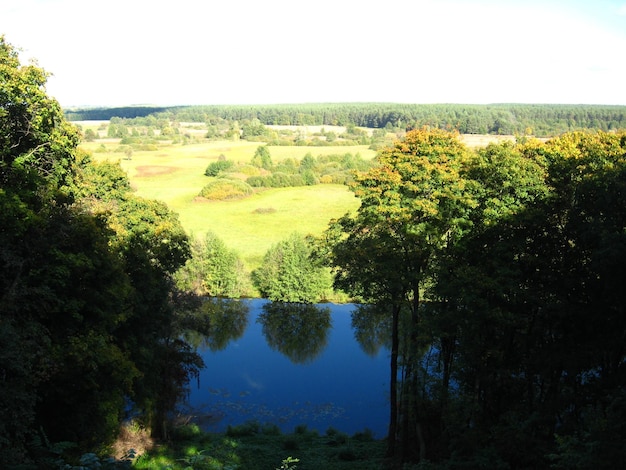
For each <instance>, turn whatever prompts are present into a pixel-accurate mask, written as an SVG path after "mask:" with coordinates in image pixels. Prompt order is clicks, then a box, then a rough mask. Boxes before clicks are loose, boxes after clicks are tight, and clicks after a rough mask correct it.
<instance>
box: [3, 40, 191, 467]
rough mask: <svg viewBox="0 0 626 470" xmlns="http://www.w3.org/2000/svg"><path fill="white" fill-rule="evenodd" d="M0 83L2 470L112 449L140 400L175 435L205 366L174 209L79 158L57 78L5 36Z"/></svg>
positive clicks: (159, 426) (157, 426)
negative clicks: (195, 340)
mask: <svg viewBox="0 0 626 470" xmlns="http://www.w3.org/2000/svg"><path fill="white" fill-rule="evenodd" d="M0 75H1V80H0V158H1V160H0V226H1V227H2V230H1V231H0V265H1V266H2V269H1V270H0V351H1V353H0V466H2V467H3V468H6V467H7V466H9V465H19V464H21V463H31V464H33V465H35V466H39V465H41V466H43V465H44V464H45V459H44V460H38V459H42V458H44V457H42V455H41V454H40V453H39V452H40V451H45V452H51V451H52V449H54V448H55V446H54V443H56V442H63V441H71V442H72V443H73V445H74V446H77V447H76V452H77V454H78V455H80V453H82V452H83V451H88V450H92V449H96V448H100V449H101V448H102V446H104V445H106V444H107V443H108V442H110V441H111V439H112V438H114V437H115V435H116V434H117V431H118V427H119V423H120V421H121V419H122V417H123V413H124V408H125V406H126V405H127V403H128V400H131V401H132V402H133V403H134V404H135V405H136V406H137V408H138V409H139V410H140V411H141V412H143V415H144V417H145V418H146V421H147V422H148V423H149V424H150V425H151V426H152V428H153V430H154V431H155V434H158V433H159V432H161V431H163V424H164V419H163V418H164V417H165V414H166V412H167V411H168V410H170V409H171V408H172V406H173V404H174V403H175V402H176V400H177V399H178V398H179V397H180V396H181V394H182V392H183V390H184V386H185V385H186V383H187V381H188V379H189V377H190V376H192V375H194V374H195V373H197V371H198V368H199V367H200V365H201V361H200V359H199V357H198V356H197V355H196V354H195V353H194V352H193V351H191V349H190V347H189V345H187V344H186V343H184V342H182V341H181V340H180V339H179V336H180V331H179V330H177V328H176V317H175V315H174V314H173V310H172V300H173V297H174V296H173V295H172V290H173V289H172V287H173V284H172V282H171V275H172V274H173V272H174V271H175V270H176V269H178V267H179V266H180V265H181V264H183V263H184V261H185V259H186V258H187V256H188V254H189V247H188V240H187V236H186V234H185V233H184V231H183V229H182V227H181V226H180V223H179V222H178V219H177V218H176V216H175V215H174V214H173V213H171V212H170V211H169V210H168V209H167V207H165V206H164V205H163V204H162V203H159V202H156V201H147V200H143V199H141V198H138V197H136V196H134V195H132V194H131V192H130V185H129V183H128V180H127V179H126V178H125V176H124V175H123V173H122V171H121V169H120V168H119V166H115V165H111V164H101V165H93V164H91V163H90V162H89V159H88V158H87V157H86V156H85V155H82V154H81V153H80V152H78V151H77V150H76V146H77V144H78V132H77V130H76V129H74V128H73V127H72V126H70V125H69V124H68V123H67V122H66V121H65V120H64V119H63V115H62V113H61V110H60V107H59V105H58V103H56V101H54V100H51V99H49V98H48V97H47V96H46V95H45V92H44V89H43V85H44V83H45V78H46V74H45V73H44V72H43V71H41V70H40V69H38V68H37V67H35V66H27V67H22V66H20V64H19V61H18V60H17V55H16V53H15V52H14V50H13V49H12V47H11V46H10V45H8V44H7V43H5V41H4V39H3V38H2V39H0ZM37 442H39V444H37ZM49 443H53V444H49ZM90 455H91V454H85V456H84V458H83V460H84V463H85V465H86V466H89V465H92V464H93V465H96V463H99V462H95V461H92V460H93V459H92V460H89V459H90V458H91V457H90ZM88 460H89V461H88Z"/></svg>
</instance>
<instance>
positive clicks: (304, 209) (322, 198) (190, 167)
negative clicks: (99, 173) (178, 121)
mask: <svg viewBox="0 0 626 470" xmlns="http://www.w3.org/2000/svg"><path fill="white" fill-rule="evenodd" d="M77 124H80V125H81V127H82V128H83V130H85V129H88V128H91V129H93V130H94V131H96V130H98V131H99V132H98V133H99V135H100V136H102V137H104V135H106V132H105V129H104V126H106V121H93V122H90V121H85V122H80V123H77ZM194 126H196V127H197V125H194ZM194 126H192V127H194ZM200 127H202V124H200ZM318 127H320V129H318V128H314V127H310V128H307V129H306V130H305V131H306V132H308V133H313V132H319V131H320V130H321V127H324V126H318ZM325 127H326V130H331V129H332V130H333V131H338V132H339V131H341V130H342V129H340V128H337V129H333V128H332V126H325ZM290 130H292V129H290ZM194 131H197V132H196V133H197V134H201V133H203V132H204V131H202V130H201V129H195V128H194ZM196 137H198V136H196ZM513 139H514V138H513V137H512V136H492V135H463V136H461V140H462V141H463V143H465V145H467V146H468V147H481V146H486V145H487V144H489V143H490V142H500V141H502V140H513ZM195 140H196V141H195V142H194V143H189V144H186V145H183V144H173V143H171V142H168V141H161V142H159V143H158V146H157V147H156V150H150V151H142V150H133V151H132V153H131V155H130V158H128V155H126V154H125V153H124V151H123V150H122V148H121V145H120V140H119V139H110V138H100V139H97V140H96V141H94V142H84V143H82V144H81V147H82V148H83V149H85V150H87V151H88V152H90V153H91V154H92V155H93V158H94V160H96V161H99V160H109V161H119V162H120V165H121V166H122V168H123V169H124V170H125V171H126V172H127V173H128V176H129V179H130V181H131V184H132V186H133V188H134V189H135V190H136V191H137V194H138V195H139V196H142V197H145V198H149V199H158V200H161V201H163V202H165V203H166V204H167V205H168V206H169V207H170V208H171V209H172V210H174V211H175V212H177V213H178V214H179V216H180V221H181V223H182V224H183V226H184V228H185V230H186V231H187V232H188V233H189V234H190V235H192V236H194V237H202V236H203V235H204V234H205V233H206V232H207V231H212V232H214V233H216V234H217V235H218V236H219V237H220V238H221V239H222V240H224V242H225V243H226V244H227V245H228V246H229V247H230V248H232V249H234V250H236V251H237V252H238V253H239V255H240V256H241V258H242V259H243V261H244V262H245V263H246V265H247V267H248V268H249V269H254V268H255V267H257V266H258V265H259V263H260V262H261V260H262V257H263V255H264V254H265V252H266V251H267V250H268V249H269V248H270V247H271V246H272V245H273V244H275V243H277V242H279V241H281V240H283V239H285V238H286V237H287V236H288V235H290V234H291V233H292V232H294V231H297V232H300V233H302V234H309V233H310V234H315V235H318V234H321V233H322V232H323V230H324V229H325V228H326V227H327V225H328V222H329V221H330V220H331V219H333V218H337V217H340V216H342V215H344V214H345V213H346V212H349V211H353V210H356V208H358V204H359V203H358V200H357V199H356V198H355V197H354V195H353V194H352V192H350V191H349V190H348V188H347V187H345V186H342V185H316V186H305V187H295V188H281V189H267V190H261V191H258V192H256V193H255V194H254V195H252V196H250V197H247V198H244V199H240V200H234V201H217V202H216V201H207V200H204V199H201V198H198V197H197V196H198V194H199V192H200V190H201V189H202V188H203V187H204V186H205V185H206V184H207V183H208V182H209V181H210V179H209V178H208V177H206V176H204V171H205V169H206V167H207V166H208V165H209V163H211V162H213V161H216V160H218V159H219V158H220V157H221V156H223V157H225V158H226V159H228V160H231V161H233V162H235V163H236V164H246V163H249V162H250V161H251V159H252V157H253V155H254V152H255V151H256V149H257V147H259V146H260V145H265V144H263V143H260V142H249V141H232V140H228V141H226V140H224V141H204V140H199V139H195ZM268 149H269V151H270V155H271V158H272V161H273V162H274V163H278V162H280V161H281V160H284V159H287V158H293V159H295V160H296V161H299V160H301V159H302V158H303V157H304V156H305V155H306V154H307V153H310V154H311V155H312V156H314V157H317V156H319V155H331V154H340V155H343V154H345V153H351V154H353V155H356V154H360V155H361V157H362V158H364V159H370V158H374V157H375V155H376V152H375V151H374V150H371V149H369V148H368V146H366V145H355V146H319V147H316V146H269V147H268Z"/></svg>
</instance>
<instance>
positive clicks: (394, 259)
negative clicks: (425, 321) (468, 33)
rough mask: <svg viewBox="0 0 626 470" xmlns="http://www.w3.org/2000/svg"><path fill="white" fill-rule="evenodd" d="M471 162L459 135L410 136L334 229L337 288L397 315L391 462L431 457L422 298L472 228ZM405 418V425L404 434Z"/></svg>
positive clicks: (364, 181) (365, 183)
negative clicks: (423, 386)
mask: <svg viewBox="0 0 626 470" xmlns="http://www.w3.org/2000/svg"><path fill="white" fill-rule="evenodd" d="M466 157H467V151H466V149H465V148H464V146H463V145H462V144H461V143H460V142H459V140H458V138H457V136H456V135H454V134H452V133H449V132H445V131H440V130H431V129H419V130H414V131H411V132H409V133H407V135H406V138H405V139H404V140H401V141H398V142H396V143H395V144H394V146H393V147H391V148H387V149H385V150H383V151H382V152H381V153H380V155H379V157H378V160H379V164H380V165H379V166H378V167H376V168H374V169H372V170H370V171H369V172H367V173H365V174H361V175H359V176H358V177H357V179H356V183H355V185H354V191H355V193H356V195H357V196H359V197H360V199H361V206H360V208H359V209H358V212H357V214H356V215H354V216H351V215H346V216H344V217H343V218H342V219H340V220H338V221H336V222H334V224H333V225H332V226H331V228H330V230H329V232H328V235H329V238H330V242H331V245H332V257H331V262H332V265H333V267H334V268H335V270H336V277H335V283H336V286H337V287H339V288H342V289H344V290H346V291H347V292H350V293H351V294H353V295H358V296H360V297H362V298H363V299H364V300H366V301H370V302H376V303H387V304H388V305H389V306H390V308H391V315H392V350H391V390H390V397H391V404H390V406H391V412H390V426H389V436H388V439H389V446H388V455H389V456H397V457H399V458H400V459H401V460H419V459H421V458H425V457H426V456H427V448H426V438H425V435H424V430H423V428H422V417H420V412H419V410H418V403H417V395H418V390H417V388H418V385H419V384H418V370H417V369H418V362H419V360H420V357H419V334H420V331H419V329H420V324H421V318H420V311H421V310H420V303H421V297H420V294H421V291H422V290H423V289H424V287H425V283H426V281H427V280H428V279H429V276H430V270H431V268H432V266H433V263H434V261H435V259H436V258H437V256H438V255H439V254H440V253H441V252H442V250H443V249H445V247H447V246H448V245H449V244H450V243H453V241H454V240H455V239H456V238H458V237H459V236H460V235H461V234H462V233H463V231H464V230H465V229H466V228H467V227H468V226H469V224H470V222H469V217H468V216H469V213H470V210H471V208H472V207H473V206H474V205H475V201H474V196H473V194H472V189H473V188H472V182H471V181H470V180H467V179H465V178H463V177H462V175H461V169H462V168H463V165H464V163H465V160H466ZM403 306H404V307H406V308H407V309H408V310H409V311H410V315H411V321H410V326H409V331H408V332H407V336H408V338H409V340H408V342H407V344H408V346H407V349H408V350H407V352H406V353H405V356H406V357H405V362H404V365H405V369H404V371H403V375H404V384H403V387H404V392H403V394H402V400H401V403H400V406H398V403H397V400H398V396H397V392H398V390H397V387H398V384H397V378H398V344H399V331H398V327H399V319H400V312H401V309H402V308H403ZM399 410H400V413H402V416H403V419H404V422H403V423H401V424H402V425H401V426H398V425H399V423H398V412H399ZM399 437H400V438H401V444H402V445H401V447H400V452H399V453H398V452H397V450H398V449H397V440H398V438H399ZM411 442H417V443H418V447H417V452H418V455H412V452H413V450H414V449H415V447H414V446H412V445H410V444H409V443H411ZM398 454H399V455H398Z"/></svg>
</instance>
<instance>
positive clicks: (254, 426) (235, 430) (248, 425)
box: [226, 421, 261, 437]
mask: <svg viewBox="0 0 626 470" xmlns="http://www.w3.org/2000/svg"><path fill="white" fill-rule="evenodd" d="M260 429H261V425H260V424H259V422H258V421H246V422H245V423H243V424H239V425H237V426H231V425H229V426H228V428H226V435H227V436H228V437H244V436H254V435H256V434H258V433H259V431H260Z"/></svg>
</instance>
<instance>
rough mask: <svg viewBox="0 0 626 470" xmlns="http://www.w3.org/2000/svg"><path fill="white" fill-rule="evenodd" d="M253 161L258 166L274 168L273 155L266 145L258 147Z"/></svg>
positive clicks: (268, 168)
mask: <svg viewBox="0 0 626 470" xmlns="http://www.w3.org/2000/svg"><path fill="white" fill-rule="evenodd" d="M251 163H252V165H254V166H256V167H259V168H263V169H265V170H271V169H272V157H271V155H270V151H269V149H268V148H267V146H266V145H261V146H259V147H257V149H256V151H255V152H254V156H253V157H252V162H251Z"/></svg>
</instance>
